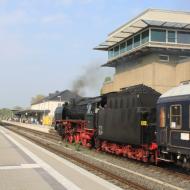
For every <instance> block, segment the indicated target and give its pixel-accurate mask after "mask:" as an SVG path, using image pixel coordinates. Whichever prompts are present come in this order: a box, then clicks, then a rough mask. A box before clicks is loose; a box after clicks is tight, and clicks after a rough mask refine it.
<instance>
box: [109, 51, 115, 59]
mask: <svg viewBox="0 0 190 190" xmlns="http://www.w3.org/2000/svg"><path fill="white" fill-rule="evenodd" d="M113 56H114V52H113V49H110V50H109V51H108V58H109V59H110V58H112V57H113Z"/></svg>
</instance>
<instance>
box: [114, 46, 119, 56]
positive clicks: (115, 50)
mask: <svg viewBox="0 0 190 190" xmlns="http://www.w3.org/2000/svg"><path fill="white" fill-rule="evenodd" d="M117 55H119V46H116V47H114V56H117Z"/></svg>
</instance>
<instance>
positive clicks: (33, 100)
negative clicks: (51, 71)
mask: <svg viewBox="0 0 190 190" xmlns="http://www.w3.org/2000/svg"><path fill="white" fill-rule="evenodd" d="M44 98H45V96H44V95H41V94H38V95H36V96H35V97H32V100H31V104H35V103H38V102H40V101H41V100H43V99H44Z"/></svg>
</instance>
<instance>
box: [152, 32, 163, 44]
mask: <svg viewBox="0 0 190 190" xmlns="http://www.w3.org/2000/svg"><path fill="white" fill-rule="evenodd" d="M151 41H155V42H166V30H161V29H151Z"/></svg>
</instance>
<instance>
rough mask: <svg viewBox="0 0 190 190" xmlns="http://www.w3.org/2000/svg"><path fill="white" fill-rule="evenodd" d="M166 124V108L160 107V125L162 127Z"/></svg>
mask: <svg viewBox="0 0 190 190" xmlns="http://www.w3.org/2000/svg"><path fill="white" fill-rule="evenodd" d="M165 126H166V108H165V107H161V108H160V127H161V128H163V127H165Z"/></svg>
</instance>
